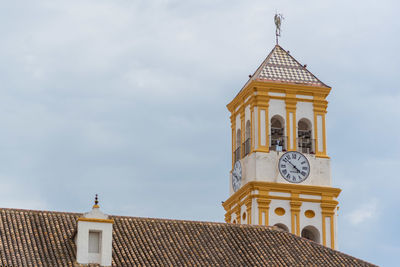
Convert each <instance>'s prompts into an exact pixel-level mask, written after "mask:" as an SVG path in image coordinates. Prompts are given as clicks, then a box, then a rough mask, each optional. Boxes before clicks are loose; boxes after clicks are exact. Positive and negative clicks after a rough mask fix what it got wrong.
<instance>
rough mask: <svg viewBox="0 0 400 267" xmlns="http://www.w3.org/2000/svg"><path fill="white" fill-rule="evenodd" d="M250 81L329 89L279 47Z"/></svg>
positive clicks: (277, 46) (276, 47)
mask: <svg viewBox="0 0 400 267" xmlns="http://www.w3.org/2000/svg"><path fill="white" fill-rule="evenodd" d="M251 80H257V81H273V82H282V83H294V84H305V85H310V86H321V87H329V86H327V85H326V84H324V83H323V82H321V81H320V80H319V79H318V78H317V77H315V76H314V75H313V74H312V73H311V72H310V71H308V70H307V69H306V67H305V66H303V65H301V64H300V63H299V62H298V61H297V60H296V59H294V58H293V57H292V56H291V55H290V54H289V52H287V51H285V50H284V49H283V48H282V47H280V46H279V45H276V46H275V47H274V49H272V51H271V52H270V53H269V55H268V56H267V58H266V59H265V60H264V62H263V63H262V64H261V65H260V67H259V68H258V69H257V70H256V72H255V73H254V74H253V75H252V77H251V78H250V80H249V82H250V81H251Z"/></svg>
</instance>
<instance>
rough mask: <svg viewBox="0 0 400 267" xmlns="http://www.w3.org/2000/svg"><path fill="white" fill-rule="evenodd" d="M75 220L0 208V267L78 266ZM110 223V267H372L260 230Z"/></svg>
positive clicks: (153, 222) (280, 233)
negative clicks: (111, 247) (111, 264)
mask: <svg viewBox="0 0 400 267" xmlns="http://www.w3.org/2000/svg"><path fill="white" fill-rule="evenodd" d="M80 216H81V214H77V213H63V212H49V211H32V210H17V209H0V266H7V267H12V266H25V267H26V266H81V265H78V264H76V262H75V249H76V248H75V244H74V241H73V236H74V232H75V230H76V225H77V219H78V217H80ZM110 218H112V219H114V221H115V222H114V229H113V231H114V232H113V260H112V262H113V266H373V265H371V264H369V263H367V262H364V261H362V260H359V259H356V258H354V257H351V256H348V255H346V254H343V253H340V252H338V251H335V250H332V249H329V248H327V247H324V246H321V245H319V244H316V243H314V242H312V241H309V240H306V239H303V238H300V237H298V236H295V235H293V234H290V233H287V232H283V231H279V230H277V229H272V228H268V227H263V226H251V225H234V224H226V223H209V222H194V221H179V220H165V219H148V218H135V217H121V216H110ZM85 266H88V265H85ZM91 266H97V265H91Z"/></svg>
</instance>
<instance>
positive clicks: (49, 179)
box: [0, 0, 400, 266]
mask: <svg viewBox="0 0 400 267" xmlns="http://www.w3.org/2000/svg"><path fill="white" fill-rule="evenodd" d="M398 10H400V4H398V3H397V1H389V0H382V1H379V2H378V1H370V0H366V1H344V0H335V1H330V0H329V1H317V0H314V1H313V0H305V1H288V0H282V1H268V0H264V1H261V0H253V1H251V2H250V1H243V0H212V1H211V0H202V1H193V0H185V1H178V0H114V1H106V0H80V1H76V0H72V1H71V0H69V1H66V0H58V1H54V0H51V1H50V0H37V1H28V0H25V1H24V0H21V1H5V0H0V22H1V23H0V33H1V41H0V60H1V62H0V125H1V128H0V188H1V191H2V194H1V197H0V207H9V208H25V209H40V210H57V211H70V212H86V211H88V210H89V209H90V208H91V206H92V203H93V199H94V194H96V193H98V194H99V198H100V205H101V207H102V210H103V211H104V212H106V213H108V214H114V215H126V216H140V217H156V218H174V219H189V220H201V221H219V222H221V221H223V220H224V210H223V208H222V206H221V201H224V200H225V199H227V198H228V189H229V170H230V167H231V166H230V164H231V151H230V149H231V147H230V144H231V139H230V138H231V137H230V120H229V116H230V114H229V112H228V110H227V109H226V104H227V103H229V102H230V101H231V100H232V99H233V97H234V96H235V95H236V93H237V92H238V91H239V90H240V88H241V87H242V86H243V85H244V83H245V82H246V81H247V79H248V75H249V74H252V73H253V72H254V71H255V69H256V68H257V67H258V65H259V64H260V63H261V62H262V61H263V60H264V58H265V57H266V56H267V55H268V53H269V52H270V51H271V50H272V48H273V46H274V45H275V36H274V32H275V29H274V27H275V26H274V23H273V15H274V14H275V12H279V13H282V14H283V16H284V18H285V19H284V20H283V24H282V37H281V39H280V45H281V46H282V47H283V48H284V49H286V50H290V53H291V55H292V56H294V57H295V58H296V59H297V60H298V61H299V62H301V63H302V64H307V66H308V67H307V68H308V70H310V71H311V72H313V73H314V74H315V75H316V76H317V77H318V78H319V79H320V80H322V81H323V82H324V83H326V84H328V85H330V86H331V87H332V91H331V94H330V95H329V97H328V101H329V106H328V114H327V131H328V132H327V133H328V144H327V145H328V155H329V156H330V157H331V167H332V179H333V186H335V187H339V188H341V189H342V193H341V195H340V197H339V202H340V203H339V205H340V210H339V217H338V239H339V250H340V251H342V252H345V253H347V254H350V255H353V256H355V257H359V258H361V259H364V260H367V261H369V262H372V263H374V264H378V265H381V266H396V262H397V257H396V256H397V255H398V254H399V253H400V243H399V237H400V227H399V219H400V209H399V206H398V203H399V202H400V194H399V193H398V192H399V189H400V176H399V172H398V170H397V169H398V168H399V167H400V138H399V133H400V107H399V103H400V88H399V85H398V82H397V79H398V78H399V70H400V63H399V62H400V56H399V53H398V48H399V47H400V38H399V36H400V34H399V33H400V19H399V18H398Z"/></svg>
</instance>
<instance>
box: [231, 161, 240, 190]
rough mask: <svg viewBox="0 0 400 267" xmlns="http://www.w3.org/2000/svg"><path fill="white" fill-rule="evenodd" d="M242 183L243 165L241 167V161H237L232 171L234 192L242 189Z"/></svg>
mask: <svg viewBox="0 0 400 267" xmlns="http://www.w3.org/2000/svg"><path fill="white" fill-rule="evenodd" d="M241 183H242V165H240V161H239V160H238V161H236V163H235V166H234V167H233V171H232V187H233V191H235V192H236V191H237V190H238V189H239V188H240V185H241Z"/></svg>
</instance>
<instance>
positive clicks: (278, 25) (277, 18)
mask: <svg viewBox="0 0 400 267" xmlns="http://www.w3.org/2000/svg"><path fill="white" fill-rule="evenodd" d="M282 20H284V17H283V16H282V14H278V13H276V14H275V16H274V21H275V26H276V30H275V35H276V44H278V38H279V37H280V36H281V23H282Z"/></svg>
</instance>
